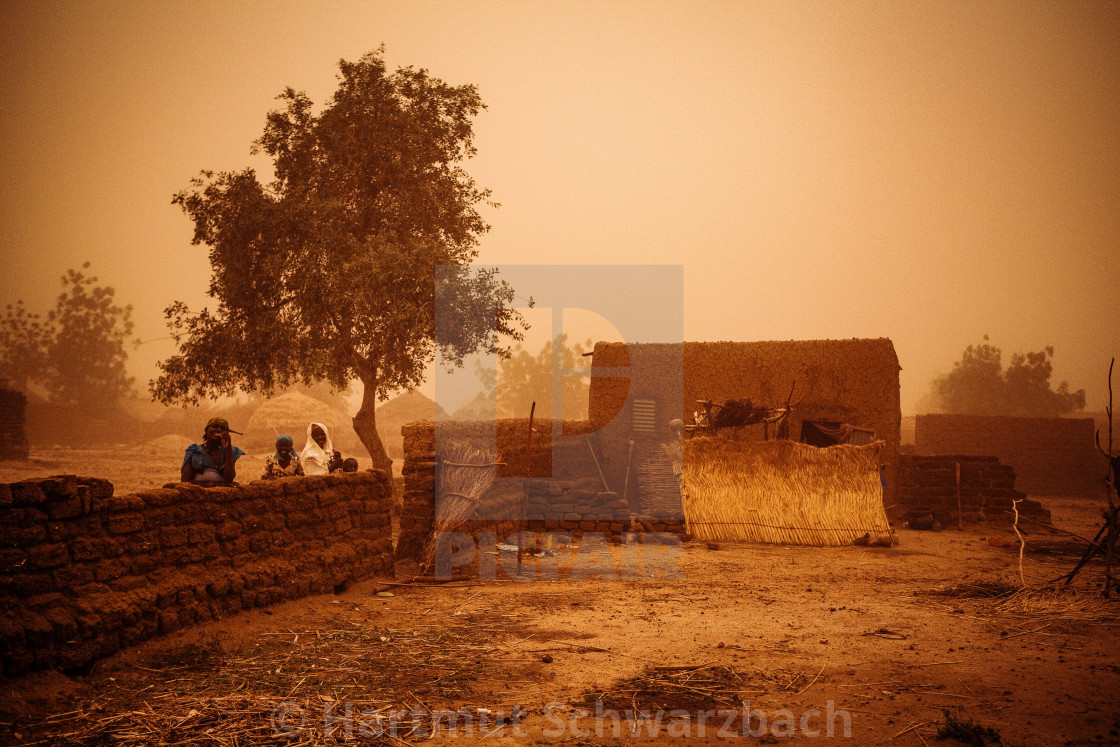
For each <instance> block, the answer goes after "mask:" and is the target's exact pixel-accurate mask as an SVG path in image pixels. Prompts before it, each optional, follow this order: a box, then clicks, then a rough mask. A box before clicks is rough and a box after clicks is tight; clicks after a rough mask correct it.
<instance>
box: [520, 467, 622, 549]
mask: <svg viewBox="0 0 1120 747" xmlns="http://www.w3.org/2000/svg"><path fill="white" fill-rule="evenodd" d="M580 486H581V482H565V481H560V480H530V481H529V485H528V493H529V499H528V513H527V514H526V517H527V519H528V522H527V529H529V530H530V531H536V532H539V531H546V532H567V533H568V534H570V535H572V536H573V537H579V536H582V535H583V533H584V532H597V533H600V534H604V535H607V536H608V537H609V538H610V540H611V541H612V542H619V541H621V539H622V533H623V532H626V531H630V507H629V505H628V504H627V503H626V501H624V500H622V498H620V497H619V495H618V494H617V493H611V492H601V491H596V490H589V489H586V487H583V488H581V487H580Z"/></svg>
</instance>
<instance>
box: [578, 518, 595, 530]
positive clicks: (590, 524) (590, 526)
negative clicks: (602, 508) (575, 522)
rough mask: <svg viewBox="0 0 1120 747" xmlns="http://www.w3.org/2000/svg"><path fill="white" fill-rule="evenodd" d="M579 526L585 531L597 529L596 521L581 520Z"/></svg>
mask: <svg viewBox="0 0 1120 747" xmlns="http://www.w3.org/2000/svg"><path fill="white" fill-rule="evenodd" d="M579 528H580V529H582V530H583V531H585V532H594V531H595V522H594V521H581V522H579Z"/></svg>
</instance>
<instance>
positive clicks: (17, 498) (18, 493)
mask: <svg viewBox="0 0 1120 747" xmlns="http://www.w3.org/2000/svg"><path fill="white" fill-rule="evenodd" d="M8 487H9V488H10V490H11V493H12V505H13V506H39V505H41V504H42V503H45V502H46V500H47V495H46V493H44V492H43V489H42V488H41V487H39V482H38V481H37V480H24V481H22V482H13V483H11V484H10V485H9V486H8Z"/></svg>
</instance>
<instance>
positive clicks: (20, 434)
mask: <svg viewBox="0 0 1120 747" xmlns="http://www.w3.org/2000/svg"><path fill="white" fill-rule="evenodd" d="M26 408H27V397H25V396H24V395H23V393H22V392H18V391H16V390H14V389H5V388H0V459H26V458H27V454H28V451H29V446H28V443H27V434H26V432H25V430H24V422H25V421H24V412H25V410H26Z"/></svg>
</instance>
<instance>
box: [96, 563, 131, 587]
mask: <svg viewBox="0 0 1120 747" xmlns="http://www.w3.org/2000/svg"><path fill="white" fill-rule="evenodd" d="M126 573H128V566H127V565H125V564H124V563H122V562H121V561H119V560H103V561H101V562H100V563H98V564H97V565H95V566H94V567H93V576H94V578H95V579H97V581H99V582H100V583H103V584H107V583H109V582H110V581H112V580H113V579H117V578H120V577H121V576H123V575H124V574H126Z"/></svg>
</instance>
